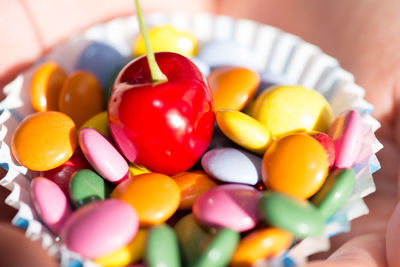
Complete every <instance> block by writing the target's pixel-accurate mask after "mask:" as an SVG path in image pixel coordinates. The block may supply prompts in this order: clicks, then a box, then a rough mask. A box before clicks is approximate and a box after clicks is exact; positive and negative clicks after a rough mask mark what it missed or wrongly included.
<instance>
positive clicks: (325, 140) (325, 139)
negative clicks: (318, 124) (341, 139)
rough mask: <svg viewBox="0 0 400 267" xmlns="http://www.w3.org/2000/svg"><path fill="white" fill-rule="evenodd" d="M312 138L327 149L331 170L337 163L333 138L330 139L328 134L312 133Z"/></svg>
mask: <svg viewBox="0 0 400 267" xmlns="http://www.w3.org/2000/svg"><path fill="white" fill-rule="evenodd" d="M310 136H311V137H312V138H314V139H315V140H317V141H318V142H319V143H320V144H321V145H322V146H323V148H324V149H325V152H326V154H327V155H328V164H329V168H331V167H332V166H333V163H334V162H335V144H334V143H333V140H332V138H330V137H329V135H327V134H326V133H321V132H311V134H310Z"/></svg>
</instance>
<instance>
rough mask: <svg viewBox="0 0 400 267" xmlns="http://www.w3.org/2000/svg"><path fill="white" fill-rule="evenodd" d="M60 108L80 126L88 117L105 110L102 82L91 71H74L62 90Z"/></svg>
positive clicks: (59, 101)
mask: <svg viewBox="0 0 400 267" xmlns="http://www.w3.org/2000/svg"><path fill="white" fill-rule="evenodd" d="M58 109H59V110H60V111H61V112H63V113H65V114H67V115H68V116H70V117H71V118H72V120H73V121H74V122H75V124H76V127H77V128H80V127H81V125H82V124H83V123H85V122H86V121H87V120H88V119H90V118H91V117H93V116H94V115H96V114H97V113H100V112H101V111H103V110H104V93H103V91H102V90H101V87H100V83H99V82H98V81H97V79H96V77H94V76H93V75H92V74H90V73H89V72H85V71H76V72H74V73H72V74H71V75H70V76H68V78H67V79H66V81H65V82H64V85H63V87H62V89H61V92H60V97H59V100H58Z"/></svg>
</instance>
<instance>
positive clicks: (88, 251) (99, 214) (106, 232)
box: [60, 199, 139, 258]
mask: <svg viewBox="0 0 400 267" xmlns="http://www.w3.org/2000/svg"><path fill="white" fill-rule="evenodd" d="M138 227H139V221H138V217H137V214H136V211H135V210H134V209H133V208H132V207H131V206H130V205H128V204H127V203H125V202H123V201H121V200H118V199H106V200H104V201H99V202H93V203H90V204H88V205H86V206H84V207H82V208H80V209H78V210H77V211H75V212H74V213H73V214H72V215H71V216H70V217H69V218H68V220H67V221H66V223H65V224H64V226H63V228H62V230H61V233H60V237H61V240H63V243H64V244H65V245H66V246H67V248H68V249H70V250H72V251H74V252H77V253H79V254H81V255H82V256H84V257H88V258H99V257H102V256H105V255H107V254H109V253H111V252H113V251H115V250H117V249H119V248H121V247H123V246H125V245H127V244H128V243H129V242H130V241H131V240H132V238H133V237H134V236H135V235H136V233H137V231H138Z"/></svg>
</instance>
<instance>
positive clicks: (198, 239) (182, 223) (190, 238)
mask: <svg viewBox="0 0 400 267" xmlns="http://www.w3.org/2000/svg"><path fill="white" fill-rule="evenodd" d="M174 230H175V233H176V236H177V237H178V241H179V246H180V250H181V253H182V255H181V256H182V261H183V262H184V263H185V265H186V266H192V265H193V263H194V262H195V260H196V259H197V258H198V257H199V256H200V254H201V251H202V247H204V245H205V244H207V241H208V240H209V239H210V237H211V235H210V234H209V233H208V232H207V231H206V230H205V229H204V228H202V227H201V226H200V225H199V224H198V223H197V221H196V219H195V218H194V216H193V214H188V215H186V216H185V217H183V218H182V219H180V220H179V221H178V222H177V223H176V224H175V226H174Z"/></svg>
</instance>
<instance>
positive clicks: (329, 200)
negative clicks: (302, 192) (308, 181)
mask: <svg viewBox="0 0 400 267" xmlns="http://www.w3.org/2000/svg"><path fill="white" fill-rule="evenodd" d="M354 183H355V173H354V171H353V170H352V169H337V170H335V171H334V172H333V173H332V174H331V175H329V176H328V178H327V179H326V182H325V183H324V185H323V186H322V187H321V189H320V190H319V191H318V192H317V193H316V194H315V195H314V196H313V197H312V202H313V203H314V204H315V205H316V206H317V209H318V211H319V212H320V214H321V215H322V217H324V219H325V220H327V219H329V218H330V217H331V216H332V215H333V214H335V212H336V211H337V210H338V209H339V208H340V207H341V206H342V205H343V204H344V203H345V202H346V200H347V198H348V197H349V196H350V194H351V192H352V191H353V187H354Z"/></svg>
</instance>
